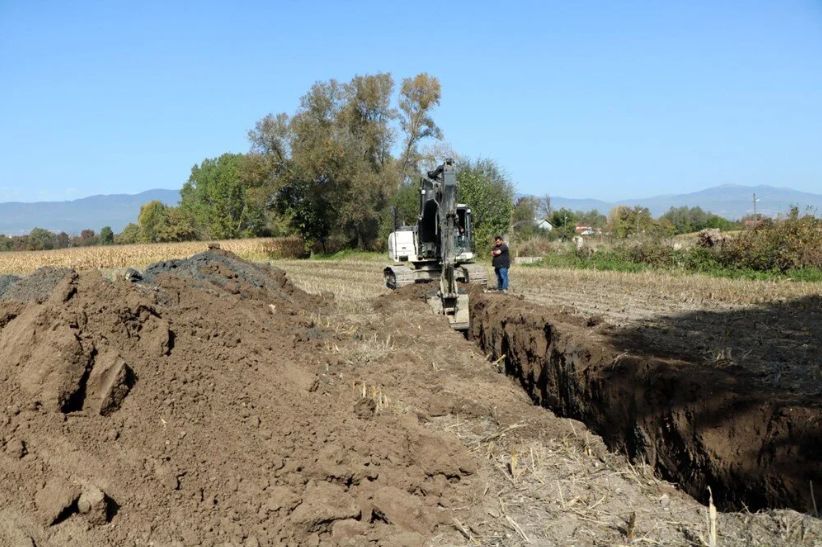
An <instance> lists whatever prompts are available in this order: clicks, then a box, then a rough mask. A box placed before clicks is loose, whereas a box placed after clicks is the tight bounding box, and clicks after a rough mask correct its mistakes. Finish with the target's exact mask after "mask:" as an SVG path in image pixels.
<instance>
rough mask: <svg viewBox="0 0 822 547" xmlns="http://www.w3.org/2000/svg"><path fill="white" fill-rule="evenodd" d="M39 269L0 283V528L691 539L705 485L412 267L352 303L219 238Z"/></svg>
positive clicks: (804, 535) (780, 517) (26, 532)
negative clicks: (600, 427) (175, 252)
mask: <svg viewBox="0 0 822 547" xmlns="http://www.w3.org/2000/svg"><path fill="white" fill-rule="evenodd" d="M376 275H377V276H378V275H379V273H378V272H377V273H376ZM56 277H57V276H51V275H41V276H39V277H35V278H33V279H28V280H22V281H19V282H17V283H24V282H26V281H27V282H28V285H24V286H29V287H31V288H30V289H27V290H26V291H25V292H18V293H16V294H17V295H18V296H16V297H15V298H14V299H3V300H2V301H0V356H2V360H0V545H26V546H32V545H36V546H39V547H44V546H63V545H70V546H78V547H79V546H87V545H95V546H96V545H118V546H119V545H140V546H147V545H163V546H165V545H168V546H171V545H174V546H178V545H192V546H194V545H207V546H213V545H233V546H243V547H252V546H256V545H320V544H322V545H326V544H327V545H408V546H411V545H424V544H427V545H459V544H484V545H521V544H547V545H556V544H571V543H573V544H580V545H586V544H598V545H614V544H619V543H625V542H627V541H628V540H629V539H630V537H633V536H636V537H637V538H638V539H647V540H648V541H649V542H653V543H662V544H677V545H691V544H694V543H698V539H697V538H699V537H700V536H702V535H704V533H705V530H704V528H705V527H704V508H702V507H701V506H699V505H698V504H696V503H694V501H693V500H692V499H691V498H689V497H688V496H686V495H684V494H682V493H681V492H679V491H677V490H676V489H675V488H673V487H672V486H671V485H668V484H664V483H661V482H660V481H657V480H655V479H654V478H653V477H652V476H650V475H644V474H642V473H641V472H639V471H637V469H639V467H636V468H635V467H633V466H628V465H627V464H626V462H625V460H624V458H622V457H621V456H619V455H614V454H609V453H608V451H607V450H606V448H605V445H604V443H603V442H602V440H601V439H599V438H598V437H597V436H595V435H591V434H590V433H589V432H588V431H587V430H586V429H585V427H584V426H583V425H582V424H581V423H579V422H575V421H572V420H568V419H561V418H557V417H556V416H554V415H553V414H552V413H551V412H548V411H545V409H542V408H539V407H537V406H535V405H533V404H532V402H531V400H530V399H529V398H528V397H527V396H526V395H525V394H524V393H523V391H522V390H521V389H520V387H519V386H518V385H517V384H516V383H514V382H513V381H511V380H510V379H508V378H506V377H504V376H503V375H501V374H499V373H498V372H497V369H496V368H495V367H494V365H493V364H492V363H490V362H489V361H488V360H486V359H485V356H484V355H483V354H481V353H480V352H479V351H478V350H477V348H476V345H475V344H474V343H473V342H471V341H469V340H466V339H464V338H463V337H462V336H461V335H460V334H459V333H456V332H455V331H453V330H451V329H450V328H449V327H448V324H447V321H446V320H445V318H443V317H436V316H433V315H432V314H431V310H430V308H429V307H428V306H427V305H426V304H425V303H423V302H420V301H418V300H419V296H420V295H419V294H416V291H420V290H421V289H415V290H413V291H409V292H410V293H411V294H407V295H406V294H404V293H403V294H400V295H390V296H388V297H385V298H381V299H379V300H378V301H377V302H376V303H375V304H374V305H373V306H371V305H369V304H368V303H367V302H366V303H364V305H363V309H362V310H361V311H359V312H356V313H355V312H352V311H350V309H349V308H346V307H345V306H343V304H342V303H340V304H339V305H337V304H336V303H335V302H334V301H333V298H330V297H329V296H323V295H312V294H307V293H305V292H303V291H301V290H299V289H297V288H296V287H295V286H293V285H292V284H291V283H290V282H289V280H288V279H287V277H286V276H285V274H284V273H283V272H282V271H280V270H278V269H276V268H271V267H269V266H260V265H254V264H249V263H247V262H244V261H241V260H239V259H237V258H236V257H235V256H233V255H231V254H230V253H225V252H222V251H219V250H213V251H209V252H207V253H204V254H202V255H198V256H195V257H193V258H192V259H190V260H187V261H176V262H174V263H171V264H169V263H164V264H162V265H157V266H155V267H153V268H149V270H148V271H147V272H146V276H145V279H144V280H143V281H142V282H138V283H131V282H128V281H127V280H125V279H122V278H120V279H115V280H114V281H109V280H106V279H104V278H103V277H102V276H101V275H100V274H99V273H98V272H81V273H79V274H77V273H75V272H71V271H69V272H67V273H66V275H62V276H60V277H59V278H57V279H56V281H55V282H54V283H52V282H51V281H49V280H51V279H54V278H56ZM45 287H50V288H48V290H46V289H45ZM426 292H427V291H426ZM7 294H8V293H7ZM409 298H410V300H409ZM481 298H486V299H488V301H489V302H491V301H494V300H502V299H499V298H497V297H496V296H495V295H494V296H492V295H487V296H483V295H481ZM348 304H350V303H348ZM555 312H556V313H557V314H559V315H562V314H563V313H565V312H564V311H563V310H555ZM563 317H566V318H567V320H568V323H569V325H570V327H569V328H574V329H579V332H583V329H591V328H592V327H588V326H586V325H588V324H589V323H590V321H587V320H585V319H580V318H575V317H574V316H572V315H570V314H568V315H567V316H563ZM597 328H598V327H597ZM575 332H576V331H575ZM534 340H537V341H538V340H539V338H538V337H537V338H534ZM632 514H633V517H632ZM637 515H638V516H637ZM628 521H636V525H635V526H633V525H632V526H631V527H630V529H628V528H626V522H628ZM719 522H720V527H721V531H722V534H721V537H722V538H723V539H724V538H733V539H728V540H727V541H726V542H725V543H723V544H729V543H734V542H735V543H737V544H751V543H752V544H767V545H769V544H775V543H778V542H779V540H780V538H787V539H783V542H791V541H792V542H793V543H794V544H804V545H813V544H814V542H816V541H817V539H818V538H819V537H822V527H820V525H819V524H818V523H817V519H813V518H811V517H807V516H805V515H797V514H795V513H790V512H784V513H777V514H773V515H771V514H767V515H745V516H744V517H742V516H738V515H720V517H719Z"/></svg>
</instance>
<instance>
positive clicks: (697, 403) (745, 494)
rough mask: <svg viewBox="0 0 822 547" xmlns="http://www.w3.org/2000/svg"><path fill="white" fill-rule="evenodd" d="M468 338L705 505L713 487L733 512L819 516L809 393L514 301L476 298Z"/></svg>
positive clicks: (821, 425)
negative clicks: (637, 347)
mask: <svg viewBox="0 0 822 547" xmlns="http://www.w3.org/2000/svg"><path fill="white" fill-rule="evenodd" d="M469 337H470V338H471V339H473V340H474V341H476V343H477V344H479V346H480V347H481V349H482V350H483V351H484V352H485V353H486V354H487V355H488V356H489V358H491V359H493V360H501V361H503V362H504V369H505V372H506V373H507V374H509V375H511V376H514V377H516V378H517V379H518V380H519V382H520V383H521V385H522V386H523V388H524V389H525V390H526V391H527V392H528V394H529V395H530V396H531V398H532V399H533V400H534V401H535V402H536V403H538V404H540V405H542V406H545V407H547V408H549V409H551V410H552V411H554V412H555V413H556V414H558V415H560V416H563V417H570V418H574V419H578V420H580V421H582V422H584V423H585V424H586V425H588V427H589V428H591V429H592V430H593V431H594V432H595V433H597V434H599V435H601V436H602V438H603V439H604V440H605V442H606V444H607V445H608V446H609V448H610V449H612V450H615V451H618V452H624V453H627V455H628V456H629V457H631V458H632V459H634V460H641V461H643V460H644V461H645V462H647V463H648V464H650V465H652V466H653V467H654V468H655V469H656V470H657V472H658V473H659V474H660V475H661V476H662V477H663V478H665V479H667V480H670V481H672V482H675V483H677V484H679V485H680V486H681V487H682V488H683V489H684V490H685V491H687V492H688V493H689V494H691V495H692V496H694V497H695V498H697V499H698V500H701V501H703V502H705V501H707V498H708V488H709V487H710V488H711V490H712V493H713V498H714V500H715V502H716V503H717V505H718V506H719V507H720V508H721V509H725V510H731V509H742V508H748V509H751V510H755V509H762V508H784V507H787V508H793V509H796V510H798V511H803V512H812V511H813V503H814V501H813V494H812V490H811V488H812V486H813V487H815V488H816V491H817V495H816V497H817V499H818V498H819V494H818V492H819V491H820V489H822V402H821V401H820V400H819V399H818V397H814V396H812V395H809V394H808V391H807V390H806V391H804V392H803V391H799V392H797V391H793V392H792V391H791V390H788V389H780V388H779V387H778V386H774V385H771V384H768V383H766V382H763V381H761V380H760V379H759V378H757V377H756V376H755V375H753V374H751V373H750V372H749V371H748V370H747V369H746V368H745V367H744V366H736V365H729V364H727V363H724V364H723V363H719V364H716V365H715V366H711V365H709V364H706V363H704V362H699V361H698V360H697V359H694V358H690V359H689V358H688V356H687V355H684V356H680V358H674V357H671V356H670V355H669V354H668V353H667V352H666V351H665V348H664V347H663V346H662V345H660V346H658V347H649V348H645V351H643V352H641V353H640V352H637V351H634V348H632V347H630V345H626V344H623V343H622V342H623V341H624V340H626V339H628V338H632V339H635V338H636V337H629V336H627V335H626V333H625V332H621V331H619V329H615V328H613V327H611V326H609V325H607V324H605V323H602V321H601V319H599V318H596V317H588V318H586V317H583V316H579V315H576V314H574V313H573V312H572V311H569V310H568V309H563V308H548V307H545V306H540V305H536V304H533V303H529V302H527V301H524V300H522V299H521V298H516V297H513V296H505V295H492V294H484V293H482V292H475V293H473V294H472V296H471V327H470V331H469ZM804 346H805V347H808V344H807V343H805V344H804ZM813 347H816V346H813ZM655 350H657V351H658V353H657V355H660V356H659V357H654V356H653V353H654V351H655ZM802 365H803V366H807V367H809V368H812V367H813V366H818V364H817V363H814V362H810V361H809V362H807V363H802ZM810 392H811V393H812V390H810Z"/></svg>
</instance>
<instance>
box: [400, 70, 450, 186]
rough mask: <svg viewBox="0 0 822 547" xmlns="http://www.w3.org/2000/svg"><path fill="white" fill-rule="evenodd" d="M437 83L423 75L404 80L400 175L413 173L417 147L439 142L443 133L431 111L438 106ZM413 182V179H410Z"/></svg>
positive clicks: (418, 157)
mask: <svg viewBox="0 0 822 547" xmlns="http://www.w3.org/2000/svg"><path fill="white" fill-rule="evenodd" d="M441 95H442V89H441V87H440V81H439V80H438V79H437V78H435V77H434V76H431V75H429V74H426V73H424V72H423V73H421V74H417V75H416V76H414V77H413V78H406V79H404V80H403V81H402V86H401V87H400V105H399V106H400V112H401V115H400V126H401V127H402V130H403V132H404V133H405V142H404V145H403V151H402V154H401V156H400V173H402V174H403V175H406V176H407V175H409V173H414V174H415V173H416V171H417V169H418V168H419V166H418V165H417V163H418V161H419V159H420V156H419V152H418V151H417V145H418V144H419V143H420V141H422V140H423V139H425V138H429V137H431V138H434V139H441V138H442V131H441V130H440V128H439V127H438V126H437V124H436V123H435V122H434V119H433V118H432V117H431V111H432V110H433V109H434V108H435V107H436V106H437V105H439V104H440V98H441ZM411 178H413V175H412V176H411Z"/></svg>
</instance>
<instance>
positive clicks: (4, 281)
mask: <svg viewBox="0 0 822 547" xmlns="http://www.w3.org/2000/svg"><path fill="white" fill-rule="evenodd" d="M18 281H20V278H19V277H17V276H16V275H0V298H2V296H3V293H4V292H6V290H7V289H8V288H9V287H10V286H11V285H14V284H15V283H17V282H18Z"/></svg>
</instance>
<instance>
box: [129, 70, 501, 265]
mask: <svg viewBox="0 0 822 547" xmlns="http://www.w3.org/2000/svg"><path fill="white" fill-rule="evenodd" d="M440 100H441V86H440V82H439V80H438V79H437V78H436V77H434V76H431V75H429V74H425V73H422V74H418V75H416V76H414V77H410V78H406V79H403V80H402V81H401V83H400V85H399V89H398V91H397V92H396V93H395V83H394V79H393V78H392V76H391V75H390V74H388V73H378V74H373V75H364V76H355V77H354V78H352V79H351V80H350V81H348V82H338V81H336V80H328V81H325V82H318V83H316V84H314V85H313V86H312V87H311V89H309V90H308V92H307V93H306V94H305V95H303V96H302V98H301V99H300V101H299V107H298V108H297V110H296V111H295V112H293V113H291V114H287V113H278V114H269V115H267V116H265V117H263V118H262V119H260V120H259V121H258V122H257V123H256V124H255V126H254V127H253V128H252V129H251V130H249V132H248V139H249V143H250V149H249V151H248V152H247V153H243V154H230V153H227V154H223V155H221V156H219V157H217V158H208V159H205V160H203V161H202V162H201V163H199V164H198V165H195V166H194V167H193V168H192V170H191V174H190V176H189V178H188V180H187V181H186V183H185V184H184V185H183V188H182V190H181V192H180V195H181V199H180V204H179V206H177V207H170V206H167V205H164V204H162V203H160V202H151V203H147V204H145V205H144V206H143V207H142V209H141V211H140V214H139V217H138V219H137V221H136V222H135V223H133V224H129V225H128V226H127V227H126V228H125V229H124V230H123V232H122V233H120V234H117V236H116V237H115V241H116V242H118V243H136V242H161V241H184V240H193V239H231V238H241V237H254V236H286V235H294V234H297V235H300V236H301V237H302V238H303V239H304V240H305V241H306V243H307V245H309V246H313V247H314V248H315V249H317V250H320V251H331V250H336V249H339V248H359V249H364V250H375V249H380V248H382V247H383V245H384V241H385V239H386V237H387V235H388V233H389V232H390V231H392V230H393V229H394V227H395V226H394V224H395V222H397V223H411V222H413V221H414V220H415V218H416V216H417V213H418V211H417V208H418V202H417V199H418V198H417V188H418V186H417V184H418V183H417V179H418V177H419V173H420V172H421V171H422V170H424V169H430V168H433V167H434V166H435V165H436V164H437V163H438V162H440V161H442V160H444V159H445V157H446V156H448V157H455V159H457V161H458V165H459V182H460V200H461V201H463V202H466V203H470V204H471V205H472V207H473V210H474V215H475V216H474V219H475V229H476V233H477V237H478V238H479V239H481V240H482V239H488V238H490V237H491V236H492V235H493V233H497V232H499V233H502V232H504V231H506V229H507V227H508V225H509V222H510V217H511V212H512V210H513V185H512V184H511V182H510V180H509V178H508V176H507V175H506V174H505V173H504V172H503V171H502V169H500V168H499V166H498V165H497V164H496V163H495V162H494V161H492V160H488V159H479V160H470V159H466V158H461V157H460V156H459V155H458V154H457V153H455V152H454V151H452V150H450V149H449V148H448V147H447V146H444V145H442V144H441V139H442V136H443V133H442V130H441V129H440V128H439V126H438V125H437V124H436V122H435V121H434V118H433V111H434V109H435V108H436V107H437V105H439V103H440Z"/></svg>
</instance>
